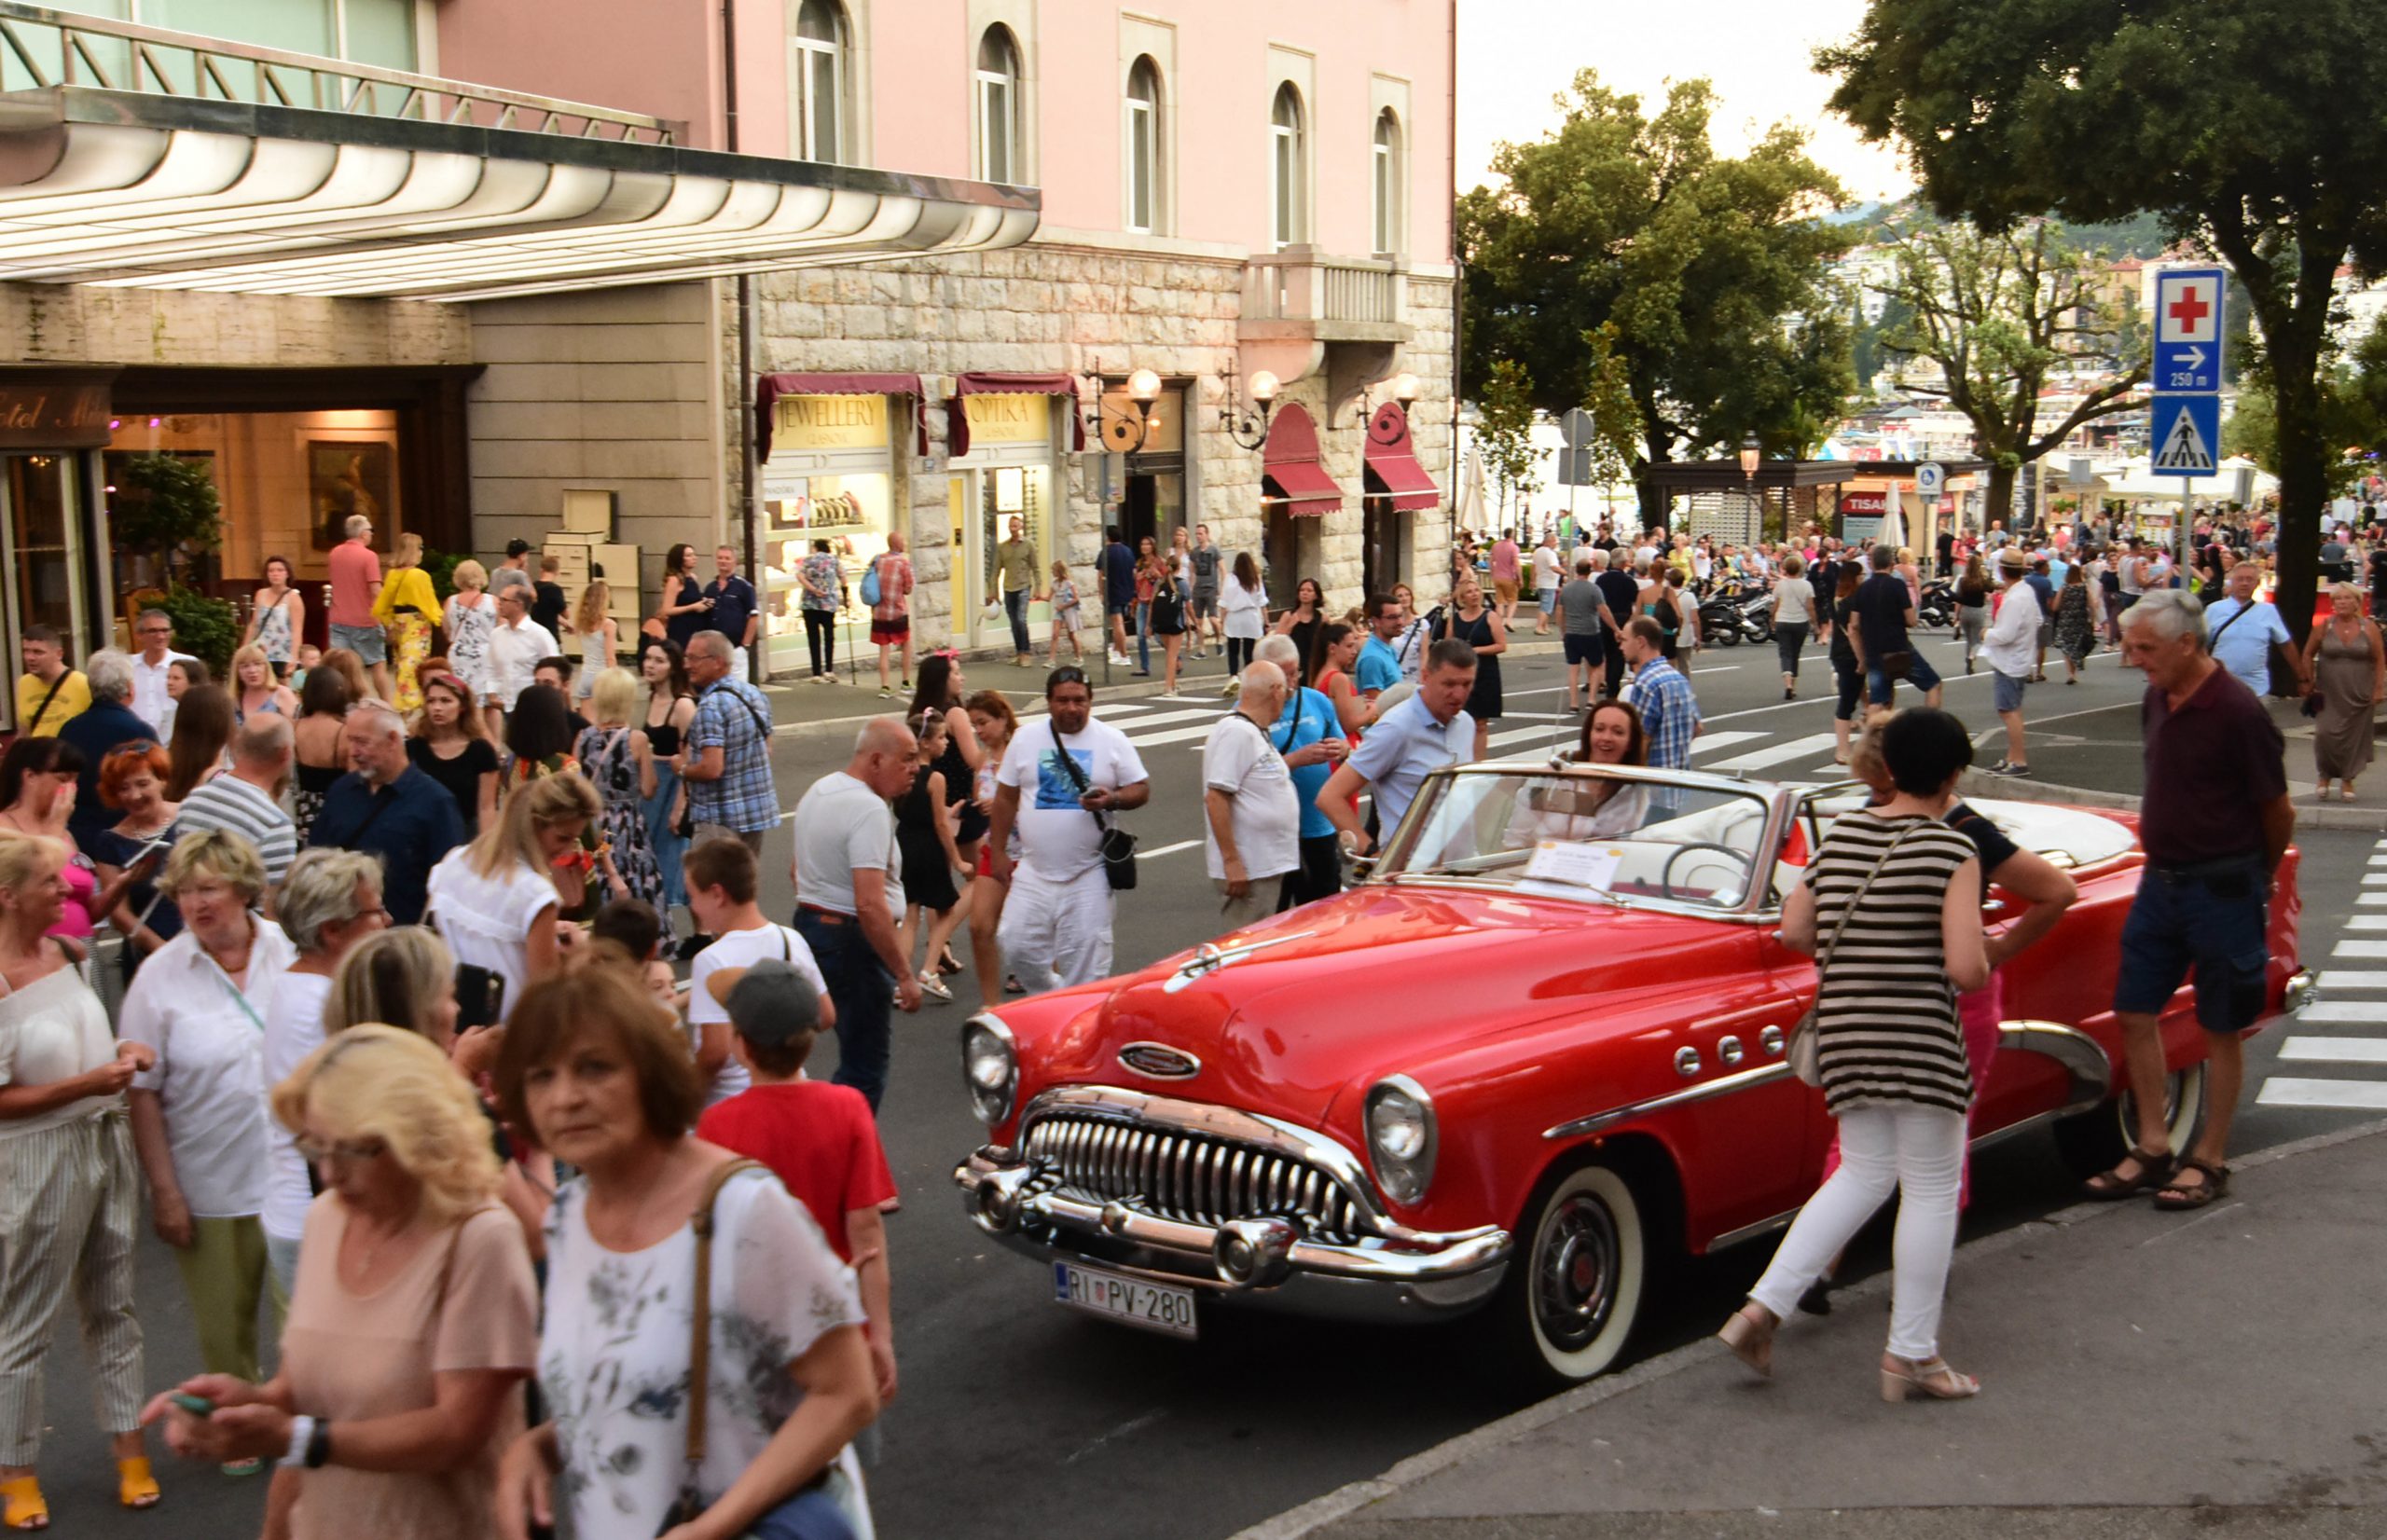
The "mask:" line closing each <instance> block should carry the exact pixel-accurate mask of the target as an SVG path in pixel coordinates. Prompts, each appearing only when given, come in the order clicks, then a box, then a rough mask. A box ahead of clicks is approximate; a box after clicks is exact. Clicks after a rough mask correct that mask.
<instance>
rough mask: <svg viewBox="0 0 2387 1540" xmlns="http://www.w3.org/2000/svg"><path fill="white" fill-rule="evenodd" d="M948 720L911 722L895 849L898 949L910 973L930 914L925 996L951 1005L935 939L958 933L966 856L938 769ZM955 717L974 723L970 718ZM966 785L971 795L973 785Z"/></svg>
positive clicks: (922, 716) (930, 715)
mask: <svg viewBox="0 0 2387 1540" xmlns="http://www.w3.org/2000/svg"><path fill="white" fill-rule="evenodd" d="M931 661H933V660H931ZM947 715H948V714H947V713H946V712H944V711H941V710H938V709H936V708H933V707H931V708H930V709H928V710H926V711H919V712H915V713H914V714H913V715H912V716H911V718H910V719H909V720H910V722H911V726H912V731H913V732H914V733H915V734H917V735H918V737H919V740H920V749H919V759H918V763H916V764H915V765H914V767H913V771H912V789H911V790H910V791H906V792H904V794H903V795H902V796H900V797H897V798H896V799H895V847H896V849H897V850H899V851H900V852H902V854H903V857H904V914H903V921H902V924H901V925H900V926H899V928H897V931H896V944H897V945H899V946H900V947H902V948H903V952H904V967H906V968H909V967H910V966H911V965H912V943H913V942H914V940H915V939H916V938H917V937H918V935H919V933H920V918H921V915H922V914H923V913H924V912H925V914H927V916H928V919H929V926H930V931H931V942H930V946H929V953H928V957H927V959H926V961H927V966H926V967H924V968H922V969H920V993H921V994H922V995H924V996H926V997H928V998H930V999H932V1000H940V1001H944V1000H950V999H952V998H953V991H952V990H951V989H949V988H947V987H946V985H945V980H944V979H943V978H941V977H939V976H938V970H937V968H936V944H935V942H934V940H933V937H934V935H935V933H936V931H938V930H940V929H941V930H943V932H944V933H945V935H948V936H949V935H951V934H952V933H953V923H952V922H953V921H954V919H955V918H956V917H957V916H958V914H959V909H960V905H961V894H960V891H959V889H958V888H957V887H955V886H954V881H953V873H955V871H956V870H957V869H961V851H960V847H959V846H958V845H957V844H956V843H955V841H954V838H953V830H954V824H955V821H956V819H955V816H954V813H953V811H952V809H951V808H950V807H949V806H948V805H947V804H946V798H947V797H948V796H950V795H951V789H950V788H949V787H948V786H947V785H946V783H945V772H944V771H942V770H940V769H939V768H937V766H938V764H939V763H940V762H941V761H942V760H943V758H944V755H945V749H946V748H947V746H948V745H949V744H950V743H951V741H952V736H951V734H950V732H949V730H948V728H947V724H946V718H947ZM950 715H952V716H956V717H960V718H961V719H962V720H963V721H965V722H966V721H968V720H969V719H968V713H966V712H961V711H955V712H952V713H950ZM962 784H963V789H964V791H965V792H966V791H967V790H968V788H969V782H967V781H964V782H963V783H962Z"/></svg>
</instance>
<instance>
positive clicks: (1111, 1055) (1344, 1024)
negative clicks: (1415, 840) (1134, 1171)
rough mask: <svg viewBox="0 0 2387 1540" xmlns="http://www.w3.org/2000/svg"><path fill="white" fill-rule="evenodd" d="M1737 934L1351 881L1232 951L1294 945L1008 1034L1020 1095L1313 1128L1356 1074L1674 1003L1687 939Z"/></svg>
mask: <svg viewBox="0 0 2387 1540" xmlns="http://www.w3.org/2000/svg"><path fill="white" fill-rule="evenodd" d="M1304 932H1306V933H1307V934H1304ZM1752 935H1753V932H1751V931H1749V930H1747V929H1746V928H1744V927H1739V926H1728V925H1722V924H1718V923H1717V922H1714V921H1708V920H1701V919H1693V918H1687V917H1684V916H1679V915H1671V914H1648V913H1635V912H1630V911H1617V910H1609V909H1604V908H1598V907H1594V906H1592V905H1589V904H1583V903H1574V902H1566V901H1549V900H1540V899H1511V898H1502V897H1498V896H1497V895H1489V894H1477V893H1467V892H1458V891H1452V890H1435V889H1430V888H1421V887H1411V888H1395V887H1365V888H1359V889H1355V890H1353V891H1350V892H1346V893H1344V894H1342V895H1340V896H1338V897H1336V898H1333V899H1329V900H1324V901H1320V902H1318V903H1315V904H1311V905H1308V906H1306V907H1304V908H1303V909H1300V910H1298V911H1295V912H1294V913H1292V914H1283V915H1279V916H1277V917H1276V919H1274V920H1272V921H1270V922H1268V923H1267V924H1266V925H1263V926H1261V927H1258V928H1253V929H1251V930H1247V931H1244V932H1241V933H1240V934H1239V935H1238V936H1237V937H1236V938H1235V941H1236V942H1238V943H1240V942H1250V941H1265V940H1270V939H1272V938H1276V937H1288V938H1294V939H1290V940H1286V941H1283V942H1280V943H1279V944H1277V945H1275V946H1270V947H1268V948H1266V949H1264V950H1262V951H1260V952H1256V953H1253V954H1251V955H1250V956H1245V957H1242V958H1239V959H1237V960H1235V961H1233V962H1230V963H1228V964H1226V965H1225V966H1224V967H1221V968H1220V969H1216V970H1215V971H1213V972H1210V973H1208V974H1207V975H1205V976H1203V977H1200V978H1197V979H1195V980H1193V982H1191V983H1187V984H1186V985H1185V986H1184V987H1183V988H1181V989H1179V990H1178V991H1176V992H1175V993H1170V992H1169V991H1168V990H1167V989H1166V987H1164V986H1165V985H1166V983H1168V981H1169V980H1170V979H1171V978H1173V977H1174V976H1175V975H1176V973H1177V971H1178V968H1179V966H1180V964H1181V963H1183V962H1184V961H1185V960H1186V959H1187V958H1188V957H1190V956H1192V954H1190V953H1180V954H1179V955H1178V956H1174V957H1168V958H1165V959H1163V960H1162V961H1160V962H1157V963H1154V964H1153V965H1152V967H1150V968H1147V969H1144V970H1143V971H1141V972H1139V973H1134V974H1129V975H1126V976H1125V977H1123V978H1122V979H1120V980H1119V981H1118V983H1116V984H1115V985H1114V986H1113V988H1112V989H1111V992H1110V994H1109V995H1108V996H1107V997H1104V998H1103V999H1102V1000H1101V1003H1100V1005H1099V1006H1098V1007H1097V1009H1096V1010H1094V1011H1090V1012H1086V1013H1083V1014H1081V1015H1079V1016H1078V1017H1077V1018H1076V1019H1075V1020H1074V1021H1071V1022H1069V1023H1067V1024H1063V1025H1061V1026H1059V1027H1058V1028H1057V1029H1056V1030H1054V1031H1052V1032H1050V1033H1048V1034H1037V1035H1032V1036H1031V1037H1030V1038H1028V1040H1027V1041H1024V1042H1023V1044H1022V1048H1023V1058H1024V1059H1025V1061H1026V1064H1025V1067H1026V1069H1027V1076H1026V1079H1027V1081H1028V1084H1027V1086H1026V1087H1025V1089H1026V1090H1027V1091H1028V1094H1030V1095H1031V1096H1032V1095H1033V1094H1034V1093H1036V1092H1037V1091H1039V1090H1042V1089H1043V1088H1044V1087H1047V1086H1052V1085H1071V1084H1083V1083H1087V1082H1098V1083H1103V1084H1110V1085H1123V1086H1128V1087H1131V1088H1134V1089H1136V1090H1140V1091H1150V1092H1153V1093H1158V1094H1163V1095H1169V1096H1177V1097H1181V1098H1183V1099H1186V1100H1189V1101H1198V1102H1210V1103H1217V1104H1221V1105H1226V1106H1231V1107H1239V1108H1241V1109H1243V1110H1245V1111H1249V1112H1258V1113H1264V1114H1267V1115H1270V1116H1274V1117H1278V1118H1282V1119H1284V1120H1286V1121H1290V1122H1293V1123H1297V1124H1301V1125H1303V1126H1305V1127H1311V1128H1318V1127H1323V1126H1324V1124H1325V1121H1326V1119H1327V1116H1328V1112H1329V1109H1330V1108H1331V1106H1332V1104H1333V1102H1334V1098H1335V1096H1336V1094H1337V1093H1339V1092H1342V1091H1343V1090H1345V1088H1346V1087H1350V1086H1352V1085H1353V1082H1354V1081H1360V1082H1362V1084H1364V1083H1373V1081H1374V1080H1375V1079H1378V1078H1380V1077H1381V1076H1384V1075H1387V1074H1392V1073H1396V1072H1400V1071H1404V1070H1408V1071H1414V1070H1415V1069H1417V1068H1418V1067H1420V1066H1422V1065H1424V1064H1426V1063H1428V1062H1429V1061H1430V1060H1432V1059H1433V1058H1435V1057H1438V1056H1440V1055H1441V1054H1443V1053H1447V1052H1450V1051H1451V1050H1452V1049H1453V1048H1456V1047H1459V1046H1461V1045H1472V1044H1475V1043H1480V1042H1482V1041H1483V1040H1485V1039H1487V1038H1492V1037H1494V1036H1496V1035H1497V1034H1499V1033H1502V1032H1504V1031H1508V1030H1511V1029H1513V1028H1515V1027H1518V1026H1522V1025H1525V1024H1530V1023H1538V1022H1543V1021H1547V1020H1548V1019H1550V1018H1551V1017H1552V1016H1558V1015H1563V1014H1565V1013H1566V1012H1568V1011H1577V1010H1580V1011H1584V1012H1585V1016H1586V1023H1587V1027H1595V1026H1596V1024H1597V1023H1598V1022H1599V1021H1600V1020H1603V1019H1620V1020H1621V1019H1622V1018H1624V1017H1626V1016H1628V1015H1630V1014H1632V1012H1631V1011H1630V1010H1629V1008H1630V1007H1631V1006H1632V1005H1633V1004H1634V1003H1635V1001H1636V1000H1638V999H1640V998H1643V997H1651V996H1658V995H1668V996H1674V997H1679V996H1680V995H1681V994H1682V993H1683V992H1684V990H1685V988H1686V985H1687V984H1690V982H1691V981H1693V980H1695V979H1696V978H1697V977H1698V976H1699V973H1700V972H1701V971H1702V969H1701V967H1700V959H1699V957H1698V952H1699V951H1700V950H1701V949H1702V948H1703V946H1717V945H1722V946H1725V947H1728V948H1729V947H1732V946H1735V945H1739V946H1744V947H1745V946H1746V945H1748V944H1750V938H1751V936H1752ZM1717 960H1718V965H1719V966H1720V965H1721V959H1720V958H1718V959H1717ZM1139 1042H1142V1043H1161V1044H1166V1046H1168V1047H1170V1048H1175V1049H1179V1050H1181V1051H1182V1052H1186V1053H1190V1054H1192V1055H1193V1057H1194V1058H1195V1059H1196V1060H1198V1061H1200V1066H1201V1067H1200V1069H1199V1070H1198V1071H1197V1072H1196V1073H1195V1074H1194V1075H1193V1076H1192V1077H1190V1078H1186V1079H1159V1078H1155V1077H1152V1076H1149V1075H1145V1074H1141V1073H1138V1071H1136V1070H1135V1069H1133V1068H1130V1067H1128V1066H1126V1065H1125V1064H1124V1063H1123V1062H1122V1061H1121V1059H1120V1050H1122V1049H1124V1048H1125V1047H1126V1046H1128V1045H1129V1044H1131V1043H1139Z"/></svg>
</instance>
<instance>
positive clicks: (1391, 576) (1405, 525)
mask: <svg viewBox="0 0 2387 1540" xmlns="http://www.w3.org/2000/svg"><path fill="white" fill-rule="evenodd" d="M1364 509H1365V511H1364V513H1363V514H1362V516H1361V520H1360V543H1359V586H1360V588H1361V589H1362V590H1363V593H1365V594H1388V593H1390V592H1392V585H1393V584H1396V583H1399V582H1400V574H1401V573H1402V572H1404V571H1408V569H1409V549H1408V547H1409V526H1410V521H1411V516H1410V515H1409V514H1406V513H1403V512H1400V510H1398V509H1396V508H1395V507H1394V506H1393V502H1392V499H1391V498H1390V497H1387V496H1374V495H1372V496H1370V497H1369V498H1368V499H1367V501H1366V502H1365V504H1364Z"/></svg>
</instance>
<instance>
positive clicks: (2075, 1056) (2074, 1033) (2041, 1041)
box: [1997, 1021, 2114, 1112]
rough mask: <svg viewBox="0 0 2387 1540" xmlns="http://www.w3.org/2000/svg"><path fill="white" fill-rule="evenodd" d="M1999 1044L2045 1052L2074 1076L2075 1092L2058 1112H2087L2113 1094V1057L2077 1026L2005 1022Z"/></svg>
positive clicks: (2030, 1051) (2045, 1054)
mask: <svg viewBox="0 0 2387 1540" xmlns="http://www.w3.org/2000/svg"><path fill="white" fill-rule="evenodd" d="M1997 1046H1998V1047H1999V1048H2000V1049H2021V1051H2022V1052H2026V1053H2038V1054H2042V1055H2044V1056H2046V1057H2048V1058H2050V1059H2053V1060H2054V1061H2055V1062H2056V1063H2057V1064H2059V1065H2062V1066H2063V1069H2064V1073H2066V1074H2067V1075H2069V1076H2071V1077H2072V1092H2071V1094H2070V1095H2068V1096H2066V1097H2065V1098H2064V1103H2063V1107H2060V1108H2058V1109H2057V1110H2059V1111H2062V1112H2086V1111H2088V1110H2089V1109H2090V1107H2095V1106H2098V1105H2099V1104H2100V1103H2102V1102H2104V1099H2105V1098H2106V1097H2107V1096H2109V1095H2111V1094H2112V1093H2113V1089H2114V1061H2113V1058H2112V1056H2111V1055H2109V1054H2108V1053H2106V1052H2105V1050H2104V1045H2103V1044H2101V1043H2099V1042H2098V1041H2097V1039H2096V1038H2092V1037H2090V1036H2089V1034H2087V1033H2086V1032H2083V1031H2081V1030H2080V1029H2079V1028H2078V1027H2074V1026H2066V1025H2064V1024H2063V1023H2062V1022H2041V1021H2010V1022H2005V1023H2002V1024H2000V1025H1999V1028H1998V1034H1997Z"/></svg>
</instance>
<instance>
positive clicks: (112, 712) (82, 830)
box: [58, 647, 158, 845]
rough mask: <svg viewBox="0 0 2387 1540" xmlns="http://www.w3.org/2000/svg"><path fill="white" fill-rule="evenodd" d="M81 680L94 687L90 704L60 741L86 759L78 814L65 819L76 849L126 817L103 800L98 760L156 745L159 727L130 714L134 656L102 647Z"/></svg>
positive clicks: (60, 732)
mask: <svg viewBox="0 0 2387 1540" xmlns="http://www.w3.org/2000/svg"><path fill="white" fill-rule="evenodd" d="M83 677H84V679H86V680H87V681H90V686H91V704H90V707H88V708H85V709H84V710H82V711H80V712H78V713H76V715H75V716H74V717H73V718H72V719H70V720H69V721H68V722H67V723H66V725H65V726H63V727H62V728H60V729H59V730H58V741H59V742H61V743H71V744H73V745H74V746H75V748H76V749H77V750H78V751H80V752H81V754H82V756H83V768H82V770H81V771H80V772H79V773H78V774H77V775H76V780H75V810H74V811H73V812H71V813H69V814H67V815H66V832H68V833H69V834H72V835H74V836H75V843H76V844H77V845H85V844H88V843H89V842H90V839H91V837H92V836H93V835H95V834H97V833H99V832H101V831H102V830H103V829H111V828H114V827H115V826H116V824H117V820H118V819H120V818H123V817H124V815H123V814H121V813H119V812H117V810H116V809H115V808H113V807H110V806H108V805H107V804H105V803H103V802H102V801H100V761H102V760H103V759H105V758H107V757H108V755H110V754H112V753H114V752H115V751H116V750H117V749H121V748H123V747H124V746H125V745H126V744H128V743H142V742H148V743H155V742H157V741H158V732H157V729H155V728H153V727H151V726H150V725H149V724H148V723H147V722H144V721H142V720H141V719H140V718H139V717H137V716H134V715H133V714H132V707H131V704H130V703H131V699H132V657H131V654H130V653H121V652H118V651H117V649H115V648H113V647H103V648H102V649H101V650H100V651H98V652H96V653H92V654H91V655H90V659H89V660H88V661H87V662H86V663H85V664H84V665H83Z"/></svg>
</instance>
